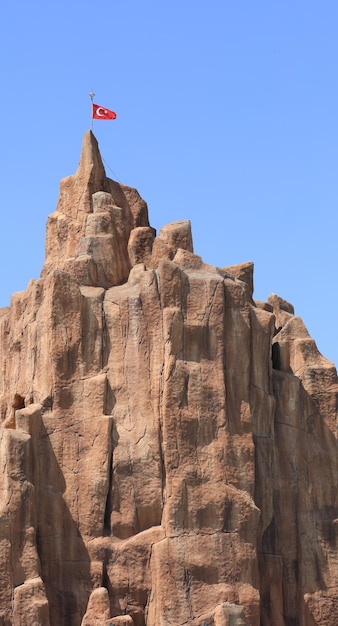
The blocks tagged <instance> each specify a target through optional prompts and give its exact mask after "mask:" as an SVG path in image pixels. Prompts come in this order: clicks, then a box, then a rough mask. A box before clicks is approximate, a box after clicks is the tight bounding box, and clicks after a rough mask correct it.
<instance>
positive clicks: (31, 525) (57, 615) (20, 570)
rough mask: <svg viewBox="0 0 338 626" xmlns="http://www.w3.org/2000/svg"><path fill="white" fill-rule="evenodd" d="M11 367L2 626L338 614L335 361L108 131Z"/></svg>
mask: <svg viewBox="0 0 338 626" xmlns="http://www.w3.org/2000/svg"><path fill="white" fill-rule="evenodd" d="M0 365H1V373H2V374H1V378H0V417H1V426H2V427H1V428H0V450H1V452H0V472H1V486H2V489H1V500H0V568H1V574H0V626H104V625H105V626H108V625H120V626H122V625H127V624H131V625H132V624H134V626H144V625H147V626H169V625H170V626H183V625H191V626H202V625H204V626H206V625H207V626H212V625H213V626H244V625H246V626H260V625H261V626H315V625H320V626H335V625H336V624H338V552H337V529H338V502H337V497H338V490H337V487H338V485H337V482H338V472H337V440H336V411H337V392H338V383H337V377H336V370H335V367H334V366H333V364H332V363H330V362H329V361H327V360H326V359H325V358H324V357H322V356H321V355H320V353H319V352H318V350H317V348H316V345H315V343H314V341H313V340H312V339H311V338H310V336H309V334H308V332H307V330H306V328H305V326H304V324H303V323H302V321H301V319H300V318H299V317H297V316H295V315H294V311H293V307H292V306H291V305H290V304H289V303H287V302H285V301H284V300H283V299H282V298H280V297H278V296H276V295H272V296H270V298H269V301H268V302H265V303H263V302H255V301H254V299H253V265H252V263H243V264H242V265H237V266H230V267H222V268H218V267H213V266H210V265H207V264H205V263H204V262H203V261H202V259H201V258H200V257H199V256H197V255H196V254H194V253H193V245H192V236H191V229H190V223H189V221H181V222H176V223H174V224H169V225H168V226H165V227H164V228H162V230H161V231H160V233H159V234H158V236H157V237H156V233H155V231H154V229H153V228H151V227H150V225H149V221H148V212H147V206H146V204H145V202H144V201H143V200H142V199H141V198H140V196H139V194H138V193H137V191H136V190H135V189H131V188H129V187H125V186H123V185H121V184H118V183H116V182H114V181H112V180H110V179H108V178H107V177H106V175H105V171H104V167H103V165H102V161H101V157H100V153H99V150H98V146H97V142H96V139H95V137H94V136H93V134H92V133H91V132H90V131H89V132H87V133H86V134H85V136H84V140H83V149H82V155H81V160H80V164H79V168H78V170H77V172H76V174H75V175H74V176H70V177H69V178H66V179H64V180H63V181H62V182H61V190H60V198H59V203H58V206H57V210H56V212H55V213H54V214H53V215H51V216H50V217H49V219H48V223H47V236H46V259H45V263H44V267H43V270H42V274H41V278H40V279H39V280H32V281H31V282H30V283H29V285H28V287H27V290H26V291H23V292H20V293H16V294H15V295H14V296H13V297H12V299H11V303H10V307H8V308H5V309H1V311H0Z"/></svg>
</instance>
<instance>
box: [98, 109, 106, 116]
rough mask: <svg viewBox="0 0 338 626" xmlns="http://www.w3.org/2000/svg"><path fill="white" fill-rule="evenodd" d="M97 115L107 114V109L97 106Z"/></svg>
mask: <svg viewBox="0 0 338 626" xmlns="http://www.w3.org/2000/svg"><path fill="white" fill-rule="evenodd" d="M101 111H102V113H101ZM96 115H99V116H100V117H103V116H104V115H107V110H106V109H103V108H102V107H97V109H96Z"/></svg>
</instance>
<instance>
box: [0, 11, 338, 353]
mask: <svg viewBox="0 0 338 626" xmlns="http://www.w3.org/2000/svg"><path fill="white" fill-rule="evenodd" d="M0 19H1V25H2V29H1V31H2V32H1V39H0V54H1V88H2V97H1V103H0V108H1V119H2V133H1V148H2V160H1V169H0V180H1V204H2V212H1V234H2V245H1V262H0V306H7V305H8V304H9V302H10V296H11V294H12V293H14V292H16V291H20V290H22V289H25V288H26V286H27V284H28V282H29V280H30V279H31V278H38V277H39V275H40V271H41V268H42V265H43V259H44V237H45V224H46V220H47V216H48V215H49V214H50V213H52V212H53V211H54V210H55V206H56V202H57V196H58V189H59V181H60V178H62V177H64V176H68V175H69V174H72V173H74V172H75V170H76V168H77V165H78V160H79V156H80V150H81V142H82V135H83V133H84V132H85V131H86V130H88V128H89V127H90V123H91V120H90V98H89V95H88V94H89V92H90V91H91V90H92V89H93V90H94V92H95V94H96V97H95V101H96V102H97V103H98V104H101V105H103V106H105V107H108V108H111V109H113V110H115V111H116V113H117V119H116V120H114V121H109V122H108V121H107V122H104V121H97V122H94V129H93V130H94V134H95V135H96V137H97V139H98V141H99V145H100V150H101V154H102V157H103V159H104V161H105V163H106V166H107V167H106V171H107V174H108V175H109V176H111V177H112V178H115V179H117V180H119V181H120V182H122V183H124V184H127V185H131V186H133V187H136V188H137V189H138V190H139V192H140V194H141V195H142V197H143V198H144V199H145V200H146V201H147V203H148V207H149V216H150V222H151V224H152V226H154V227H155V228H156V229H157V230H159V229H160V228H161V226H162V225H164V224H167V223H169V222H172V221H175V220H179V219H187V218H188V219H190V220H191V222H192V232H193V239H194V248H195V252H196V253H197V254H199V255H201V256H202V258H203V260H204V261H205V262H207V263H211V264H215V265H220V266H224V265H233V264H235V263H241V262H243V261H253V262H254V264H255V293H254V297H255V298H256V299H259V300H266V299H267V298H268V296H269V294H270V293H271V292H274V293H277V294H278V295H280V296H282V297H283V298H285V299H286V300H288V301H289V302H291V303H292V304H293V305H294V307H295V312H296V314H297V315H300V316H301V317H302V319H303V321H304V323H305V324H306V326H307V328H308V330H309V332H310V334H311V335H312V336H313V337H314V339H315V340H316V343H317V345H318V348H319V350H320V351H321V352H322V353H323V354H324V355H325V356H326V357H328V358H329V359H331V360H333V361H334V362H335V364H336V365H337V364H338V336H337V327H336V321H337V317H338V289H337V257H338V252H337V243H336V239H337V205H338V177H337V169H338V124H337V116H338V81H337V72H338V69H337V68H338V37H337V32H338V2H337V0H317V1H314V0H209V2H208V3H207V2H205V1H202V0H171V1H170V2H162V1H161V0H143V1H142V2H141V1H140V0H114V1H112V0H110V1H108V2H105V3H103V2H102V3H94V2H92V1H90V2H89V1H88V0H81V1H80V0H77V1H75V0H58V1H57V2H56V1H53V0H52V1H50V2H45V1H43V0H39V1H38V0H30V1H29V2H27V1H26V0H17V2H15V3H8V2H6V3H5V2H3V3H2V5H1V9H0Z"/></svg>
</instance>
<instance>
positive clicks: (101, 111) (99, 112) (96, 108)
mask: <svg viewBox="0 0 338 626" xmlns="http://www.w3.org/2000/svg"><path fill="white" fill-rule="evenodd" d="M92 118H93V120H115V119H116V113H114V111H110V109H106V108H105V107H101V106H100V105H99V104H94V102H93V115H92Z"/></svg>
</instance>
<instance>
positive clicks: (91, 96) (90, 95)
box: [89, 90, 95, 132]
mask: <svg viewBox="0 0 338 626" xmlns="http://www.w3.org/2000/svg"><path fill="white" fill-rule="evenodd" d="M94 96H95V93H94V92H93V90H91V92H90V94H89V97H90V99H91V101H92V113H91V120H92V125H91V131H92V132H93V98H94Z"/></svg>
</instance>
